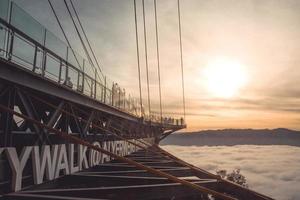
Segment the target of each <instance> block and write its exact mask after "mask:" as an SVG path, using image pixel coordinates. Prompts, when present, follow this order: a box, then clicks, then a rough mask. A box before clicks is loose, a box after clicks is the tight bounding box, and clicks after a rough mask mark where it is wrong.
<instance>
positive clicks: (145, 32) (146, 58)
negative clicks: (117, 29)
mask: <svg viewBox="0 0 300 200" xmlns="http://www.w3.org/2000/svg"><path fill="white" fill-rule="evenodd" d="M142 5H143V22H144V41H145V62H146V74H147V92H148V109H149V115H151V105H150V88H149V66H148V49H147V30H146V15H145V0H142Z"/></svg>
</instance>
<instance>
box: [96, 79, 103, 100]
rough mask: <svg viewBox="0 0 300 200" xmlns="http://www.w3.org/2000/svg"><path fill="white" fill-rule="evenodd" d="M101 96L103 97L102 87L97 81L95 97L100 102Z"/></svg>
mask: <svg viewBox="0 0 300 200" xmlns="http://www.w3.org/2000/svg"><path fill="white" fill-rule="evenodd" d="M102 98H103V87H102V85H101V84H100V83H97V86H96V99H97V100H98V101H101V102H102Z"/></svg>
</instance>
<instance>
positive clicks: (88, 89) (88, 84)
mask: <svg viewBox="0 0 300 200" xmlns="http://www.w3.org/2000/svg"><path fill="white" fill-rule="evenodd" d="M92 86H93V85H92V79H91V78H89V77H87V76H85V77H84V90H83V93H84V94H86V95H88V96H91V93H92Z"/></svg>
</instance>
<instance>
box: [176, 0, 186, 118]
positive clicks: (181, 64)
mask: <svg viewBox="0 0 300 200" xmlns="http://www.w3.org/2000/svg"><path fill="white" fill-rule="evenodd" d="M177 8H178V10H177V11H178V32H179V45H180V66H181V84H182V104H183V105H182V106H183V116H184V120H185V92H184V71H183V56H182V34H181V13H180V0H177Z"/></svg>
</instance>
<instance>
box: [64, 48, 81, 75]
mask: <svg viewBox="0 0 300 200" xmlns="http://www.w3.org/2000/svg"><path fill="white" fill-rule="evenodd" d="M75 56H76V57H75ZM67 61H68V62H69V63H70V64H71V65H73V66H74V67H76V68H77V69H80V70H82V69H83V58H82V57H81V56H80V55H79V54H78V53H77V52H76V51H73V50H72V49H70V48H68V59H67ZM78 64H79V65H78Z"/></svg>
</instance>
